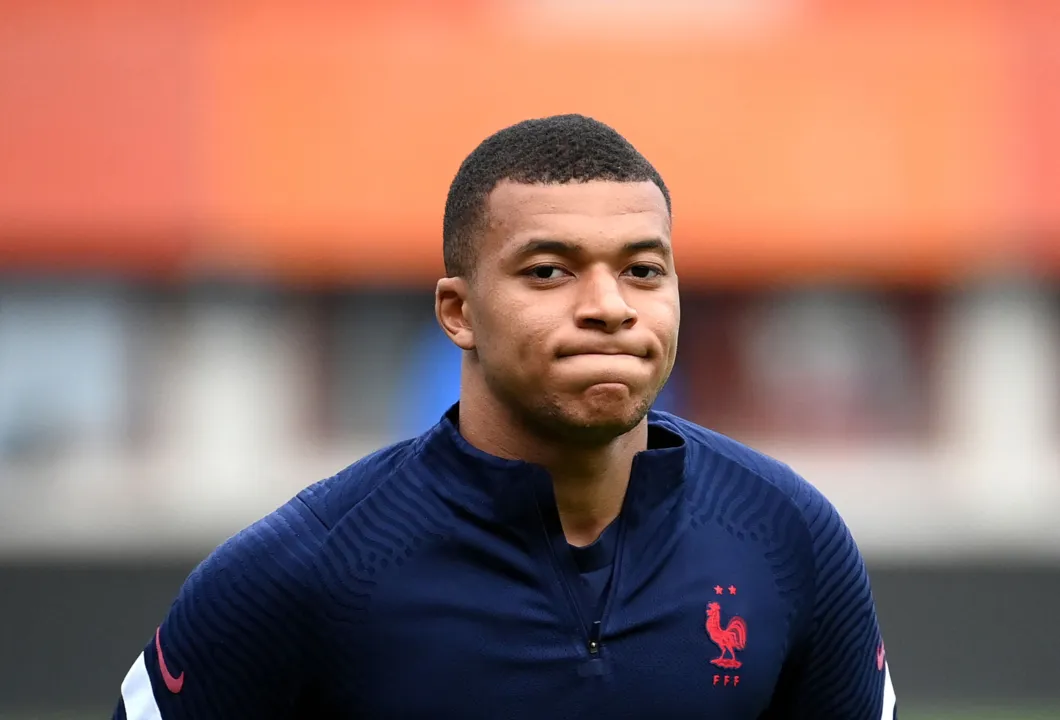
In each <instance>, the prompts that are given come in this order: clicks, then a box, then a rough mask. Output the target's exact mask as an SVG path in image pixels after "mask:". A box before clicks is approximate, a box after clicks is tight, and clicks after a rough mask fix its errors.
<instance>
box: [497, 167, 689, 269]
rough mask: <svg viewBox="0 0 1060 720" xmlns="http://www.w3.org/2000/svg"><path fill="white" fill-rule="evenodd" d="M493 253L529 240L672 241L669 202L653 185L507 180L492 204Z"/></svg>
mask: <svg viewBox="0 0 1060 720" xmlns="http://www.w3.org/2000/svg"><path fill="white" fill-rule="evenodd" d="M486 211H487V217H488V219H489V226H488V227H489V231H488V236H489V237H488V240H487V243H486V245H487V247H486V248H484V249H485V250H487V252H488V251H489V250H493V251H503V249H504V248H505V247H508V246H511V245H516V244H519V243H521V242H524V241H526V240H528V239H531V238H534V239H556V240H578V241H582V242H592V241H594V240H596V241H608V240H610V241H617V242H625V241H628V240H642V239H646V238H659V239H662V240H664V241H668V240H669V238H670V214H669V212H668V211H667V209H666V199H665V198H664V197H663V194H662V191H661V190H659V188H658V186H656V185H655V183H653V182H611V181H592V182H585V183H564V184H553V185H545V184H525V183H516V182H512V181H509V180H505V181H503V182H501V183H499V184H498V185H497V187H496V188H494V190H493V192H491V193H490V195H489V198H488V200H487V207H486Z"/></svg>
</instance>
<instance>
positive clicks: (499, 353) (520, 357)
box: [475, 303, 555, 374]
mask: <svg viewBox="0 0 1060 720" xmlns="http://www.w3.org/2000/svg"><path fill="white" fill-rule="evenodd" d="M534 310H535V308H534V307H532V306H526V307H520V306H517V305H515V304H514V303H512V304H508V305H506V306H504V307H503V308H498V310H497V311H495V312H493V313H489V314H488V315H485V316H480V317H479V318H478V322H477V323H476V328H475V334H476V336H477V340H479V343H478V344H479V354H480V356H482V358H483V361H484V362H489V363H490V364H494V365H497V364H503V365H507V366H512V367H511V370H512V371H513V372H514V373H516V374H524V373H526V371H528V370H531V369H532V368H533V367H535V366H537V365H540V364H541V363H542V361H543V360H544V359H545V357H546V355H547V353H548V348H549V344H548V340H549V336H550V333H551V330H552V328H554V327H555V323H554V322H548V321H547V320H545V319H542V318H539V317H538V316H537V315H535V312H534ZM520 371H522V372H520Z"/></svg>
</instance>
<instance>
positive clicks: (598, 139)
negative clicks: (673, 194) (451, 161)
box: [442, 115, 671, 277]
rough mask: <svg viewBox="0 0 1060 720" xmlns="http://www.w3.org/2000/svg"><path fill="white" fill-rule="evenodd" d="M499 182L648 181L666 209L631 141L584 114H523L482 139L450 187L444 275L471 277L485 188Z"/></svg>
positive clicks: (651, 171) (654, 175)
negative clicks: (519, 119)
mask: <svg viewBox="0 0 1060 720" xmlns="http://www.w3.org/2000/svg"><path fill="white" fill-rule="evenodd" d="M502 180H511V181H513V182H518V183H527V184H537V183H546V184H557V185H558V184H563V183H571V182H589V181H592V180H609V181H616V182H648V181H650V182H653V183H655V184H656V185H657V186H658V187H659V190H661V191H662V194H663V197H664V198H665V199H666V210H667V212H671V207H670V191H669V190H667V188H666V183H664V182H663V179H662V176H661V175H659V172H658V171H657V170H656V169H655V168H654V167H653V166H652V164H651V163H650V162H648V161H647V159H646V158H645V157H644V156H643V155H641V154H640V152H638V151H637V149H636V148H635V147H633V145H632V144H630V142H629V141H628V140H626V139H625V138H624V137H622V136H621V135H620V134H619V133H618V132H617V131H616V130H614V129H613V128H611V127H610V126H608V125H605V124H604V123H602V122H600V121H599V120H594V119H593V118H589V117H585V116H584V115H553V116H552V117H546V118H538V119H533V120H524V121H523V122H520V123H517V124H515V125H512V126H510V127H506V128H504V129H503V130H500V131H498V132H496V133H494V134H493V135H490V136H489V137H488V138H486V139H485V140H483V141H482V143H481V144H480V145H479V146H478V147H477V148H475V149H474V150H473V151H472V152H471V154H470V155H468V156H467V158H465V159H464V162H463V163H461V165H460V169H459V170H458V171H457V173H456V177H455V178H453V182H452V184H451V185H450V186H449V196H448V197H447V198H446V201H445V218H444V220H443V221H442V256H443V258H444V260H445V274H446V275H448V276H449V277H470V276H471V275H472V274H473V269H474V265H475V250H476V248H475V240H474V236H475V234H476V231H477V230H478V229H479V228H480V227H481V224H482V222H483V220H485V216H486V202H487V198H488V197H489V194H490V193H491V192H493V189H494V188H495V187H496V186H497V183H499V182H501V181H502Z"/></svg>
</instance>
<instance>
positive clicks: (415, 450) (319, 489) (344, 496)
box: [295, 438, 421, 531]
mask: <svg viewBox="0 0 1060 720" xmlns="http://www.w3.org/2000/svg"><path fill="white" fill-rule="evenodd" d="M420 442H421V439H420V438H416V439H412V440H405V441H402V442H399V443H395V444H393V445H389V446H387V447H385V448H382V449H381V450H377V451H376V452H374V453H372V454H370V455H366V456H365V457H363V458H361V459H360V460H358V461H357V462H355V463H353V464H352V465H350V466H348V467H346V468H344V469H343V470H341V471H340V472H338V473H336V474H335V475H333V476H332V477H330V478H327V479H326V480H321V481H320V482H317V483H314V484H313V485H310V486H309V487H307V488H306V489H304V490H303V491H302V492H300V493H299V494H298V495H297V496H296V497H295V501H299V502H301V503H302V504H303V505H304V506H305V507H306V508H307V509H308V510H309V511H310V512H312V513H313V514H314V515H315V516H316V517H317V519H318V520H319V522H320V523H321V524H322V525H323V526H324V527H326V528H327V529H328V530H329V531H330V530H332V529H334V528H335V527H336V526H337V525H338V524H339V523H340V522H341V521H342V519H343V518H344V517H346V516H347V515H348V514H349V513H350V512H351V511H353V510H354V509H355V508H357V506H358V505H360V504H361V503H363V502H364V501H365V500H366V499H367V498H369V497H370V496H371V495H372V494H373V493H375V492H376V491H378V490H379V489H380V488H381V487H382V486H384V485H387V484H391V483H393V482H395V481H398V482H400V480H397V479H398V478H399V477H401V476H402V474H401V472H400V471H401V470H402V469H403V468H404V467H405V466H406V465H407V464H408V463H409V462H410V461H413V460H414V459H416V458H417V457H418V455H419V445H420Z"/></svg>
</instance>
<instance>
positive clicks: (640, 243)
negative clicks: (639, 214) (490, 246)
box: [515, 238, 673, 258]
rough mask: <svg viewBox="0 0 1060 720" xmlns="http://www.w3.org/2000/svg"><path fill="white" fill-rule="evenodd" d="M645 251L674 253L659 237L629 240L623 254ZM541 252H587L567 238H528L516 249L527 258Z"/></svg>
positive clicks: (570, 254)
mask: <svg viewBox="0 0 1060 720" xmlns="http://www.w3.org/2000/svg"><path fill="white" fill-rule="evenodd" d="M644 251H655V252H658V253H659V254H660V255H663V256H664V257H667V258H669V257H670V255H671V254H672V253H673V251H672V250H671V249H670V246H669V245H668V244H666V243H665V242H663V241H662V240H661V239H659V238H647V239H645V240H634V241H633V242H628V243H626V244H625V245H623V246H622V250H621V252H622V254H623V255H632V254H634V253H638V252H644ZM540 253H553V254H555V255H566V256H568V257H578V256H580V255H584V254H585V247H584V246H583V245H579V244H578V243H573V242H567V241H566V240H544V239H534V240H528V241H527V242H525V243H524V244H523V245H522V246H521V247H520V248H519V249H518V250H516V252H515V257H518V258H525V257H527V256H528V255H537V254H540Z"/></svg>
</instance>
